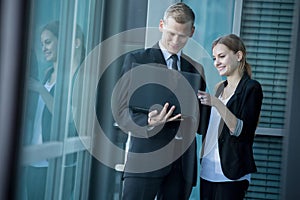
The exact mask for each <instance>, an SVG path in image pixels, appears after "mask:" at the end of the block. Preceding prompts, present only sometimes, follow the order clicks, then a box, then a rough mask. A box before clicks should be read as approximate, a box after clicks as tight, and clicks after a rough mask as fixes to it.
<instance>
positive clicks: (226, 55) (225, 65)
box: [213, 44, 241, 76]
mask: <svg viewBox="0 0 300 200" xmlns="http://www.w3.org/2000/svg"><path fill="white" fill-rule="evenodd" d="M240 56H241V55H240V51H239V52H237V53H234V52H233V51H231V50H230V49H228V48H227V47H226V46H225V45H223V44H217V45H216V46H215V47H214V48H213V60H214V65H215V67H216V68H217V70H218V72H219V74H220V75H221V76H230V75H232V74H234V73H236V72H238V66H239V65H240V62H239V61H240V59H241V57H240Z"/></svg>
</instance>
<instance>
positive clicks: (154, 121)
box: [148, 103, 181, 126]
mask: <svg viewBox="0 0 300 200" xmlns="http://www.w3.org/2000/svg"><path fill="white" fill-rule="evenodd" d="M168 107H169V103H166V104H165V105H164V107H163V109H162V110H161V111H160V112H158V111H157V110H153V111H151V112H149V114H148V125H149V126H158V125H160V124H164V123H166V122H171V121H175V120H178V119H181V114H177V115H175V116H172V114H173V112H174V109H175V106H172V107H171V108H170V110H169V111H167V110H168Z"/></svg>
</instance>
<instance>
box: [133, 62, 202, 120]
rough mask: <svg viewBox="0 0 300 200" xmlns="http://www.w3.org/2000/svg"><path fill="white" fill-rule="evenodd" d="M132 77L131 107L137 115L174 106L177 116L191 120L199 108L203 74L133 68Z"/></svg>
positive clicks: (151, 66)
mask: <svg viewBox="0 0 300 200" xmlns="http://www.w3.org/2000/svg"><path fill="white" fill-rule="evenodd" d="M133 65H134V66H133V68H132V70H131V71H130V72H129V73H130V75H129V76H130V84H129V107H130V108H131V109H132V110H133V111H136V112H144V113H149V111H152V110H154V109H157V110H159V111H160V110H161V109H162V108H163V106H164V104H165V103H166V102H168V103H169V105H170V106H169V108H170V107H171V105H175V110H174V112H173V114H174V115H176V114H179V113H181V114H182V116H189V115H192V113H195V108H197V107H196V106H198V99H197V96H196V93H197V91H198V90H199V88H200V84H201V77H200V74H197V73H190V72H184V71H175V70H171V69H168V68H166V67H165V66H164V65H161V66H160V64H137V63H134V64H133Z"/></svg>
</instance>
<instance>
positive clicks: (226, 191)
mask: <svg viewBox="0 0 300 200" xmlns="http://www.w3.org/2000/svg"><path fill="white" fill-rule="evenodd" d="M248 187H249V182H248V181H247V180H242V181H233V182H210V181H207V180H204V179H202V178H200V199H201V200H243V199H244V197H245V194H246V192H247V189H248Z"/></svg>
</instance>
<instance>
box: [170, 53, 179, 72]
mask: <svg viewBox="0 0 300 200" xmlns="http://www.w3.org/2000/svg"><path fill="white" fill-rule="evenodd" d="M171 58H172V61H173V62H172V69H174V70H178V66H177V61H178V56H177V55H176V54H173V55H172V56H171Z"/></svg>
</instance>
